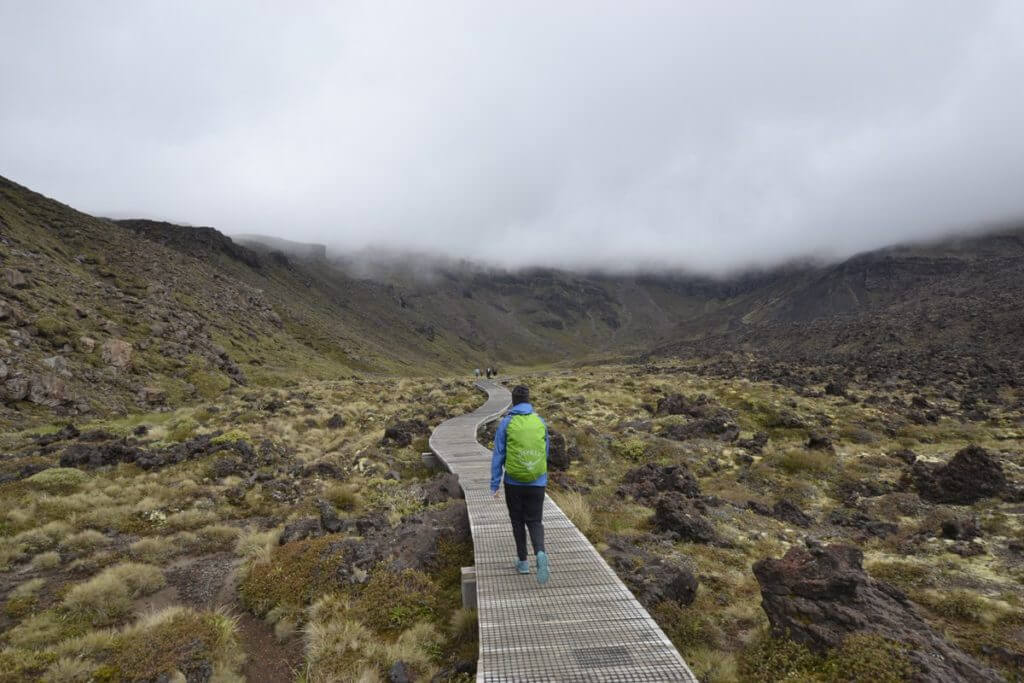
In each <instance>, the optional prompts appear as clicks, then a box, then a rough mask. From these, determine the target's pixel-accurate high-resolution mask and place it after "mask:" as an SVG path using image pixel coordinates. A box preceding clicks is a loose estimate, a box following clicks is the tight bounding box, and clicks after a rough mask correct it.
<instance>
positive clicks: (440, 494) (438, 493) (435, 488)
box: [423, 472, 465, 505]
mask: <svg viewBox="0 0 1024 683" xmlns="http://www.w3.org/2000/svg"><path fill="white" fill-rule="evenodd" d="M464 497H465V494H463V492H462V487H461V486H460V485H459V475H457V474H452V473H451V472H443V473H441V474H438V475H437V476H435V477H434V478H433V479H430V480H428V481H426V482H424V483H423V502H424V503H425V504H427V505H434V504H435V503H443V502H444V501H446V500H450V499H452V498H464Z"/></svg>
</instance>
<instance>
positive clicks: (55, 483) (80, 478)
mask: <svg viewBox="0 0 1024 683" xmlns="http://www.w3.org/2000/svg"><path fill="white" fill-rule="evenodd" d="M88 480H89V475H88V474H87V473H85V472H83V471H82V470H79V469H75V468H74V467H51V468H50V469H47V470H43V471H42V472H36V473H35V474H33V475H32V476H31V477H29V478H28V479H26V480H25V481H26V482H27V483H28V484H29V485H31V486H33V487H34V488H37V489H40V490H43V491H46V492H47V493H62V494H67V493H73V492H75V491H76V490H78V488H79V487H80V486H82V484H84V483H85V482H87V481H88Z"/></svg>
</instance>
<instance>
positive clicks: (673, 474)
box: [616, 462, 700, 503]
mask: <svg viewBox="0 0 1024 683" xmlns="http://www.w3.org/2000/svg"><path fill="white" fill-rule="evenodd" d="M670 491H672V492H676V493H681V494H683V495H684V496H688V497H690V498H696V497H697V496H699V495H700V487H699V486H698V484H697V479H696V478H695V477H694V476H693V475H692V474H691V473H690V470H688V469H687V468H686V466H685V465H658V464H656V463H653V462H648V463H644V464H643V465H641V466H640V467H636V468H634V469H631V470H630V471H628V472H626V476H624V477H623V478H622V483H621V484H620V486H619V488H618V491H617V492H616V493H617V494H618V496H619V497H620V498H630V499H632V500H635V501H637V502H639V503H649V502H651V501H653V500H654V499H655V498H656V497H657V496H658V494H659V493H667V492H670Z"/></svg>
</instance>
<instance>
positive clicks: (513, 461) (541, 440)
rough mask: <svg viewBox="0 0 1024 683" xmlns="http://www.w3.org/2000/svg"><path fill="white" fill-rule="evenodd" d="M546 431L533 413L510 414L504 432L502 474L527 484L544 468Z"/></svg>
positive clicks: (546, 454)
mask: <svg viewBox="0 0 1024 683" xmlns="http://www.w3.org/2000/svg"><path fill="white" fill-rule="evenodd" d="M546 434H547V427H546V426H544V421H543V420H541V419H540V418H539V417H537V415H536V413H528V414H526V415H513V416H512V419H511V420H509V422H508V427H507V428H506V432H505V435H506V440H505V474H507V475H508V476H510V477H512V478H513V479H515V480H516V481H521V482H523V483H524V484H527V483H529V482H531V481H534V480H535V479H537V478H538V477H539V476H540V475H542V474H544V473H545V472H547V471H548V453H547V441H546V439H545V435H546Z"/></svg>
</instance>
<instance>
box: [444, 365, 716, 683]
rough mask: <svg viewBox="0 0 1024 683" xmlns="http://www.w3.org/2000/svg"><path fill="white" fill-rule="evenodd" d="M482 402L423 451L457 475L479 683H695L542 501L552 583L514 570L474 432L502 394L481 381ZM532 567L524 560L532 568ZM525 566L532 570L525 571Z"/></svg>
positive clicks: (505, 400) (500, 405)
mask: <svg viewBox="0 0 1024 683" xmlns="http://www.w3.org/2000/svg"><path fill="white" fill-rule="evenodd" d="M477 387H478V388H480V389H481V390H483V391H486V392H487V394H488V398H487V402H486V403H484V405H482V406H481V407H480V408H477V409H476V410H475V411H473V412H472V413H469V414H468V415H462V416H460V417H455V418H452V419H451V420H448V421H446V422H444V423H442V424H441V425H439V426H438V427H437V429H435V430H434V433H433V434H432V435H431V437H430V448H431V450H432V451H433V452H434V454H435V455H437V456H438V457H439V458H440V459H441V460H442V461H443V462H444V463H445V465H446V466H447V468H448V469H449V470H451V471H452V472H454V473H455V474H457V475H459V483H460V484H461V485H462V490H463V491H464V492H465V494H466V507H467V508H468V510H469V523H470V528H471V530H472V532H473V555H474V559H475V563H476V592H477V610H478V615H479V622H480V660H479V662H478V664H477V681H659V682H661V681H693V682H694V683H696V680H697V679H696V678H695V677H694V676H693V674H692V673H691V672H690V669H689V667H687V666H686V663H685V662H684V661H683V658H682V657H680V656H679V653H678V652H677V651H676V649H675V647H674V646H673V645H672V643H671V642H670V641H669V639H668V638H667V637H666V636H665V634H664V633H663V632H662V630H661V629H660V628H659V627H658V625H657V624H656V623H655V622H654V620H653V619H651V617H650V615H648V614H647V611H646V610H645V609H644V608H643V606H642V605H641V604H640V603H639V602H637V600H636V598H634V597H633V594H632V593H630V592H629V589H627V588H626V587H625V586H624V585H623V584H622V582H621V581H620V580H619V578H618V577H617V576H616V575H615V572H614V571H612V569H611V567H609V566H608V565H607V564H606V563H605V561H604V559H603V558H602V557H601V555H600V554H598V552H597V550H596V549H595V548H594V547H593V546H592V545H591V544H590V542H589V541H587V539H586V537H585V536H584V535H583V534H582V533H580V531H579V530H578V529H577V528H576V527H575V526H573V524H572V522H570V521H569V519H568V518H567V517H566V516H565V514H564V513H563V512H562V511H561V510H560V509H559V508H558V506H557V505H555V503H554V502H553V501H552V500H551V498H550V497H548V498H546V499H545V501H544V528H545V543H546V546H547V551H548V554H549V555H550V556H551V580H550V581H549V582H548V584H547V585H546V586H544V587H540V586H538V585H537V580H536V576H535V575H534V574H530V575H529V576H522V575H519V574H517V573H516V572H515V568H514V561H515V543H514V542H513V540H512V529H511V527H510V526H509V522H508V513H507V511H506V509H505V503H504V500H503V499H499V500H494V499H493V498H492V497H491V495H490V490H489V489H490V478H491V454H490V452H489V451H488V450H487V449H486V448H484V447H483V446H481V445H480V444H479V443H477V440H476V430H477V427H478V426H479V425H481V424H483V423H485V422H490V421H492V420H494V419H496V418H498V417H499V416H500V415H501V414H502V413H503V412H504V411H505V410H506V409H507V408H508V407H509V404H510V402H511V400H510V399H511V395H510V394H509V391H508V389H506V388H505V387H503V386H501V385H500V384H498V383H497V382H492V381H480V382H477ZM532 564H533V562H532V560H531V565H532ZM531 568H532V567H531Z"/></svg>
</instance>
